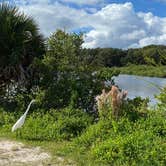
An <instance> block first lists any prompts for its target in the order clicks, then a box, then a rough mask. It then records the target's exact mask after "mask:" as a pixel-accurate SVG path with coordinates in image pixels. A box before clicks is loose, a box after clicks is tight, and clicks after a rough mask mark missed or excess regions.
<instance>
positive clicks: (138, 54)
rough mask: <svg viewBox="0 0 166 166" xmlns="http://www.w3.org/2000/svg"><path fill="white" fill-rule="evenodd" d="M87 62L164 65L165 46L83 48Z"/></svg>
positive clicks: (110, 64) (165, 63)
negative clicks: (123, 48) (126, 48)
mask: <svg viewBox="0 0 166 166" xmlns="http://www.w3.org/2000/svg"><path fill="white" fill-rule="evenodd" d="M83 54H84V55H85V57H86V58H87V61H88V63H89V64H94V65H97V66H104V67H112V66H117V67H121V66H127V65H129V64H135V65H153V66H156V65H166V46H164V45H149V46H146V47H143V48H136V49H128V50H122V49H117V48H95V49H84V50H83Z"/></svg>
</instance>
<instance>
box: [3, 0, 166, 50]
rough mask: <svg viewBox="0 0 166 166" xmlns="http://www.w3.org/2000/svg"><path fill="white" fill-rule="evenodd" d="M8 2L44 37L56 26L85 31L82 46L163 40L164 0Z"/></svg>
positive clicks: (165, 23) (165, 30) (165, 32)
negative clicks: (33, 20) (37, 27)
mask: <svg viewBox="0 0 166 166" xmlns="http://www.w3.org/2000/svg"><path fill="white" fill-rule="evenodd" d="M0 1H1V0H0ZM3 1H4V0H3ZM8 2H9V3H12V4H15V5H17V6H18V7H19V9H20V11H23V12H24V13H26V14H28V15H30V16H32V17H33V18H34V19H35V21H36V22H37V23H38V25H39V28H40V30H41V33H43V34H44V35H45V36H46V37H48V36H49V35H50V34H51V33H53V32H55V31H56V29H59V28H60V29H65V30H66V31H69V32H79V31H82V32H85V37H84V40H85V43H84V45H83V46H84V47H88V48H89V47H90V48H95V47H117V48H131V47H132V48H133V47H134V48H135V47H143V46H146V45H149V44H166V10H165V9H166V0H127V1H126V0H8Z"/></svg>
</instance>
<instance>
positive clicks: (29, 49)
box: [0, 3, 45, 89]
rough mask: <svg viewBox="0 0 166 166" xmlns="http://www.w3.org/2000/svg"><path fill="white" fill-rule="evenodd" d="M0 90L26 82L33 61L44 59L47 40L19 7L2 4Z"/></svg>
mask: <svg viewBox="0 0 166 166" xmlns="http://www.w3.org/2000/svg"><path fill="white" fill-rule="evenodd" d="M0 21H1V23H0V89H1V88H2V87H5V86H6V85H9V84H10V83H11V82H13V81H14V82H17V83H19V82H24V81H25V80H26V79H27V77H28V71H29V69H30V64H31V63H32V61H33V59H34V57H37V58H42V56H43V54H44V52H45V47H44V39H43V37H42V36H41V35H40V34H39V29H38V26H37V25H36V23H35V22H34V20H33V19H32V18H31V17H28V16H26V15H25V14H24V13H22V12H20V11H19V10H18V8H17V7H15V6H11V5H9V4H6V3H1V4H0Z"/></svg>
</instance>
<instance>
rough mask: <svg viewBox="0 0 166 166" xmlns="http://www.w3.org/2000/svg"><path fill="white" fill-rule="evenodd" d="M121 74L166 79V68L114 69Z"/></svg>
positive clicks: (138, 67) (130, 67) (129, 67)
mask: <svg viewBox="0 0 166 166" xmlns="http://www.w3.org/2000/svg"><path fill="white" fill-rule="evenodd" d="M114 69H115V70H118V71H120V73H121V74H129V75H139V76H149V77H164V78H166V66H148V65H129V66H125V67H114Z"/></svg>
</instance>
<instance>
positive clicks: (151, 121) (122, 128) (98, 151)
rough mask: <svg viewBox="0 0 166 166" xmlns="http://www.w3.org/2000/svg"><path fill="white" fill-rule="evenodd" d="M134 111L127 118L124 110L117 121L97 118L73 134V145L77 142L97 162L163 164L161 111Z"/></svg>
mask: <svg viewBox="0 0 166 166" xmlns="http://www.w3.org/2000/svg"><path fill="white" fill-rule="evenodd" d="M130 104H131V103H130ZM129 108H131V106H130V107H129ZM135 112H136V111H135ZM136 115H137V116H133V117H132V118H131V112H128V113H126V115H124V116H123V117H122V118H120V119H119V120H118V121H115V120H113V119H112V120H111V119H104V120H102V119H101V120H100V121H99V122H98V123H96V124H94V125H92V126H90V127H89V128H88V129H87V130H86V132H85V133H83V134H82V135H81V136H80V137H78V138H76V139H75V141H74V144H73V147H74V148H75V149H77V147H78V145H79V149H80V151H81V153H85V152H86V155H88V156H91V160H92V161H95V162H96V164H99V165H116V166H119V165H147V166H148V165H165V164H166V157H165V156H166V144H165V142H166V139H165V137H166V120H165V118H166V115H165V112H164V111H159V110H155V111H154V110H149V111H147V112H146V116H142V113H141V114H136ZM144 115H145V113H144ZM134 118H135V120H134ZM75 149H73V150H75Z"/></svg>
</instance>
